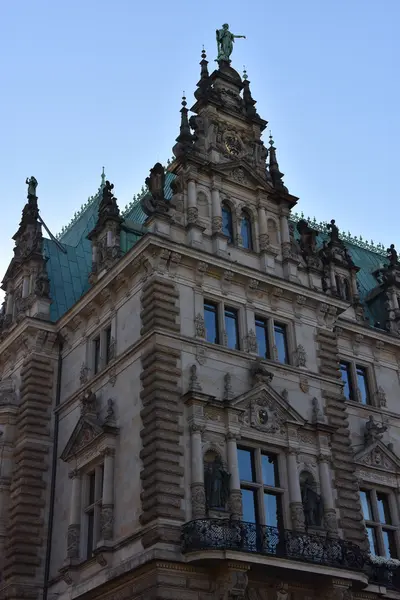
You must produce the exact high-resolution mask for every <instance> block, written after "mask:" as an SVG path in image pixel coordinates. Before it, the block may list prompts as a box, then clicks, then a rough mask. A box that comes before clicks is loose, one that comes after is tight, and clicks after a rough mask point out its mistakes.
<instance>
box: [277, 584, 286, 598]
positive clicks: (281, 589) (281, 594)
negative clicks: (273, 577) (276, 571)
mask: <svg viewBox="0 0 400 600" xmlns="http://www.w3.org/2000/svg"><path fill="white" fill-rule="evenodd" d="M276 600H289V592H288V584H287V583H284V582H283V581H282V582H280V583H278V584H277V586H276Z"/></svg>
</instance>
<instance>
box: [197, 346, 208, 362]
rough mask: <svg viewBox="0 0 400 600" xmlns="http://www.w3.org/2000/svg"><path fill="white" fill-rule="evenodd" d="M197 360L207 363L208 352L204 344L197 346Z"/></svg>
mask: <svg viewBox="0 0 400 600" xmlns="http://www.w3.org/2000/svg"><path fill="white" fill-rule="evenodd" d="M196 360H197V362H198V363H199V365H202V366H203V365H205V364H206V362H207V354H206V350H205V348H203V346H196Z"/></svg>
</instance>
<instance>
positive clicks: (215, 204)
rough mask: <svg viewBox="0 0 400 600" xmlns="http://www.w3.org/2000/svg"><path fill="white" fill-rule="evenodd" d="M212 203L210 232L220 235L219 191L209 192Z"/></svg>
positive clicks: (220, 211) (214, 189)
mask: <svg viewBox="0 0 400 600" xmlns="http://www.w3.org/2000/svg"><path fill="white" fill-rule="evenodd" d="M211 203H212V232H213V233H221V231H222V208H221V199H220V195H219V190H218V189H216V188H213V189H212V190H211Z"/></svg>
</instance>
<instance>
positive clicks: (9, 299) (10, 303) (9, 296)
mask: <svg viewBox="0 0 400 600" xmlns="http://www.w3.org/2000/svg"><path fill="white" fill-rule="evenodd" d="M13 300H14V295H13V293H12V292H8V294H7V305H6V315H12V312H13Z"/></svg>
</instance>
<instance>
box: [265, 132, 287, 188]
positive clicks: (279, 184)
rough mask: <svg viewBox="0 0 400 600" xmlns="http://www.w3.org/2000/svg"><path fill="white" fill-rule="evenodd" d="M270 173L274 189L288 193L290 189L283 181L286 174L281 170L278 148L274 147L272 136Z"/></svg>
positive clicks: (270, 142) (270, 138) (270, 140)
mask: <svg viewBox="0 0 400 600" xmlns="http://www.w3.org/2000/svg"><path fill="white" fill-rule="evenodd" d="M269 172H270V175H271V179H272V183H273V185H274V188H276V189H277V190H281V191H283V192H287V191H288V189H287V187H286V186H285V185H284V183H283V181H282V180H283V175H284V174H283V173H281V171H280V170H279V164H278V160H277V158H276V148H275V146H274V140H273V139H272V135H270V136H269Z"/></svg>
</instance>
